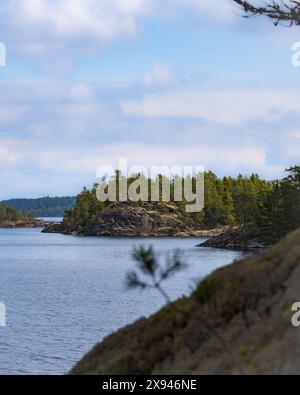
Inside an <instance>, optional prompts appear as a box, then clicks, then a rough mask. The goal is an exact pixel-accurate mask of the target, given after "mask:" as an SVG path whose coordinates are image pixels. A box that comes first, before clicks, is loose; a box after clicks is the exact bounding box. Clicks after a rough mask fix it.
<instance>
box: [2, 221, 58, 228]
mask: <svg viewBox="0 0 300 395" xmlns="http://www.w3.org/2000/svg"><path fill="white" fill-rule="evenodd" d="M50 225H53V222H50V221H44V220H41V219H37V220H18V221H4V222H2V223H0V229H18V228H46V227H47V226H50Z"/></svg>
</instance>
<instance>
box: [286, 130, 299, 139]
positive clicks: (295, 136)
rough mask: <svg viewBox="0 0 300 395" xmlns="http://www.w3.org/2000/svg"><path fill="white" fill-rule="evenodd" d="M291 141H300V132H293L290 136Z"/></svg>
mask: <svg viewBox="0 0 300 395" xmlns="http://www.w3.org/2000/svg"><path fill="white" fill-rule="evenodd" d="M289 137H290V138H291V139H295V140H300V132H292V133H290V134H289Z"/></svg>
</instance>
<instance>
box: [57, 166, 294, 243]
mask: <svg viewBox="0 0 300 395" xmlns="http://www.w3.org/2000/svg"><path fill="white" fill-rule="evenodd" d="M138 176H139V175H137V176H132V177H131V178H130V179H128V182H129V184H130V183H133V182H134V181H135V180H136V179H137V177H138ZM204 179H205V189H204V195H205V207H204V210H203V211H202V212H200V213H187V212H186V211H185V204H186V203H187V202H186V201H184V199H183V201H182V202H174V203H172V204H173V205H175V206H176V208H177V212H178V213H179V217H180V218H181V219H182V221H184V222H185V223H186V224H187V225H189V226H193V227H195V228H198V229H212V228H217V227H220V226H228V225H229V226H232V227H234V226H238V228H239V229H240V232H243V233H246V234H249V237H250V236H253V237H257V238H258V239H260V240H262V241H264V242H267V243H274V242H276V241H278V240H279V239H281V238H282V237H283V236H285V235H286V234H287V233H289V232H290V231H292V230H294V229H296V228H297V227H299V226H300V204H299V203H300V166H293V167H291V168H289V169H287V176H286V177H285V178H283V179H281V180H274V181H267V180H264V179H262V178H260V177H259V176H258V175H257V174H252V175H251V176H250V177H246V176H243V175H238V176H237V177H223V178H219V177H217V176H216V175H215V174H214V173H213V172H211V171H209V172H206V173H205V175H204ZM148 181H149V188H150V182H151V180H150V179H149V180H148ZM96 188H97V185H94V187H93V188H92V189H90V190H89V189H87V188H84V190H83V191H82V192H81V193H80V194H79V195H78V197H77V199H76V204H75V206H74V207H73V208H72V209H70V210H67V211H66V213H65V217H64V224H65V225H66V226H71V227H84V226H85V225H86V224H87V223H88V222H90V223H91V222H94V221H97V218H98V216H99V214H100V213H101V212H102V210H104V209H105V208H106V207H107V206H108V205H110V204H116V203H112V202H100V201H99V200H98V199H97V196H96ZM170 189H171V196H172V191H174V180H171V181H170ZM131 204H133V203H131ZM134 204H136V205H141V204H142V202H137V203H134ZM151 204H152V205H154V206H155V208H156V209H158V210H160V211H161V212H162V213H163V212H166V211H167V210H168V208H169V205H168V204H167V203H165V202H163V201H160V202H158V203H151Z"/></svg>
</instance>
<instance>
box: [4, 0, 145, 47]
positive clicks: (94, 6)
mask: <svg viewBox="0 0 300 395" xmlns="http://www.w3.org/2000/svg"><path fill="white" fill-rule="evenodd" d="M149 5H150V2H149V0H64V1H61V0H51V1H50V0H10V1H9V3H8V8H7V14H8V17H9V21H10V22H11V24H12V26H15V27H17V28H18V29H20V30H21V31H23V33H24V32H25V35H26V36H29V37H28V38H30V36H33V37H34V39H37V38H38V35H39V34H41V33H43V34H44V35H47V36H49V37H54V38H58V39H63V40H64V39H67V40H68V39H75V40H76V39H77V40H81V39H83V38H89V39H95V40H97V41H98V42H110V41H114V40H116V39H123V38H124V37H134V36H135V35H136V33H137V31H138V18H139V17H141V16H144V15H146V14H147V13H148V11H149ZM24 48H25V47H24ZM46 48H47V46H42V44H40V43H36V42H35V43H34V44H32V43H31V47H28V49H29V50H31V51H33V52H36V51H41V50H43V49H46Z"/></svg>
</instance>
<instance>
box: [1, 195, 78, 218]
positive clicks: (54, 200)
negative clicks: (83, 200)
mask: <svg viewBox="0 0 300 395" xmlns="http://www.w3.org/2000/svg"><path fill="white" fill-rule="evenodd" d="M75 203H76V197H72V196H65V197H43V198H39V199H11V200H5V201H2V202H1V204H3V205H6V206H9V207H12V208H14V209H16V210H17V211H27V212H33V213H35V215H36V216H37V217H63V216H64V213H65V211H66V210H70V209H71V208H72V207H73V206H74V204H75Z"/></svg>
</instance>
